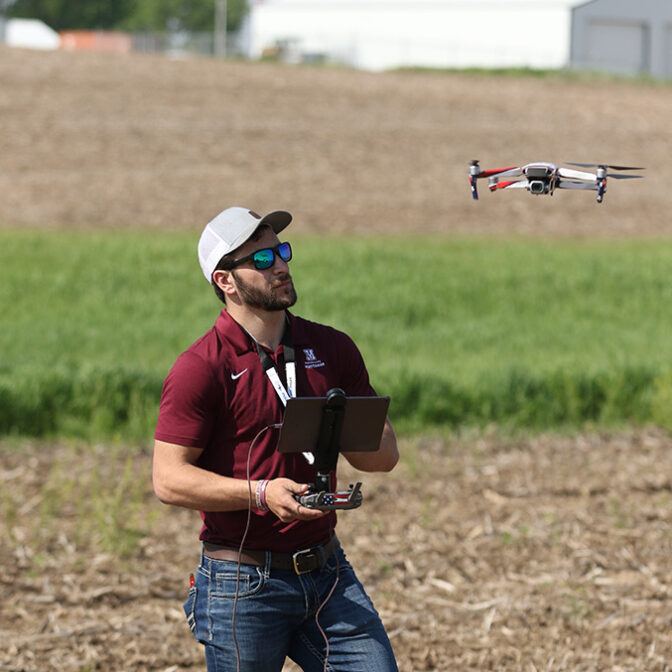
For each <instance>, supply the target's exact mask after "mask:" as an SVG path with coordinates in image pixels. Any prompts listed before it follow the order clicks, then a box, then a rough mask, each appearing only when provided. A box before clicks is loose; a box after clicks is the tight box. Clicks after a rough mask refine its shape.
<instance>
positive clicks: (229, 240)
mask: <svg viewBox="0 0 672 672" xmlns="http://www.w3.org/2000/svg"><path fill="white" fill-rule="evenodd" d="M291 221H292V216H291V215H290V214H289V213H288V212H287V211H285V210H274V211H273V212H269V213H268V214H267V215H264V216H263V217H261V215H258V214H257V213H256V212H254V211H253V210H248V209H247V208H239V207H234V208H227V209H226V210H224V211H222V212H220V213H219V214H218V215H217V217H215V218H214V219H213V220H212V221H211V222H208V224H207V225H206V227H205V228H204V229H203V233H202V234H201V238H200V240H199V241H198V261H199V263H200V264H201V269H202V270H203V275H204V276H205V279H206V280H207V281H208V282H212V273H213V271H214V270H215V268H216V267H217V264H218V263H219V260H220V259H221V258H222V257H223V256H224V255H225V254H228V253H229V252H233V251H234V250H236V249H238V248H239V247H240V246H241V245H242V244H243V243H244V242H245V241H246V240H247V239H248V238H249V237H250V236H251V235H252V234H253V233H254V232H255V231H256V230H257V228H258V227H259V226H260V225H261V224H268V225H269V226H270V227H271V228H272V229H273V231H275V233H280V231H282V230H283V229H284V228H285V227H286V226H287V225H288V224H289V223H290V222H291Z"/></svg>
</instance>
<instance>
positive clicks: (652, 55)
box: [571, 0, 672, 79]
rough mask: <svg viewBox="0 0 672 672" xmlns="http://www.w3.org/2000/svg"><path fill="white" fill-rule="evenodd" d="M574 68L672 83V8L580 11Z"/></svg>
mask: <svg viewBox="0 0 672 672" xmlns="http://www.w3.org/2000/svg"><path fill="white" fill-rule="evenodd" d="M571 63H572V67H575V68H582V69H589V70H607V71H609V72H615V73H618V74H623V75H635V74H642V73H649V74H651V75H653V76H654V77H662V78H667V79H672V2H670V1H669V0H637V1H636V2H635V1H634V0H593V1H592V2H587V3H585V4H584V5H582V6H581V7H578V8H577V9H575V10H574V13H573V26H572V59H571Z"/></svg>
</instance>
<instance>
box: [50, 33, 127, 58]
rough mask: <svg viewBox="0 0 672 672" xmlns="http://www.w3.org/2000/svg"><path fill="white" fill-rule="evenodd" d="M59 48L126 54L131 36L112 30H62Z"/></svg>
mask: <svg viewBox="0 0 672 672" xmlns="http://www.w3.org/2000/svg"><path fill="white" fill-rule="evenodd" d="M60 36H61V49H66V50H67V51H108V52H113V53H117V54H128V53H130V52H131V51H132V49H133V38H132V37H131V35H129V34H128V33H121V32H113V31H91V30H64V31H61V33H60Z"/></svg>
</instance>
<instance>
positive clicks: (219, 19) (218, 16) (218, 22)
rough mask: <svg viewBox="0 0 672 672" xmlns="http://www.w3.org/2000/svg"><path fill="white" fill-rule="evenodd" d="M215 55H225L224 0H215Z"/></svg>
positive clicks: (220, 56)
mask: <svg viewBox="0 0 672 672" xmlns="http://www.w3.org/2000/svg"><path fill="white" fill-rule="evenodd" d="M215 56H217V57H218V58H224V57H225V56H226V0H215Z"/></svg>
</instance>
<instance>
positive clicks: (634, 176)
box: [607, 173, 644, 180]
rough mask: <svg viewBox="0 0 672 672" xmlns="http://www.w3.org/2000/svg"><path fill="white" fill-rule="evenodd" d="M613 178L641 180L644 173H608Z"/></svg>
mask: <svg viewBox="0 0 672 672" xmlns="http://www.w3.org/2000/svg"><path fill="white" fill-rule="evenodd" d="M607 175H608V176H609V177H610V178H611V179H612V180H641V179H642V178H643V177H644V175H615V174H614V173H607Z"/></svg>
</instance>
